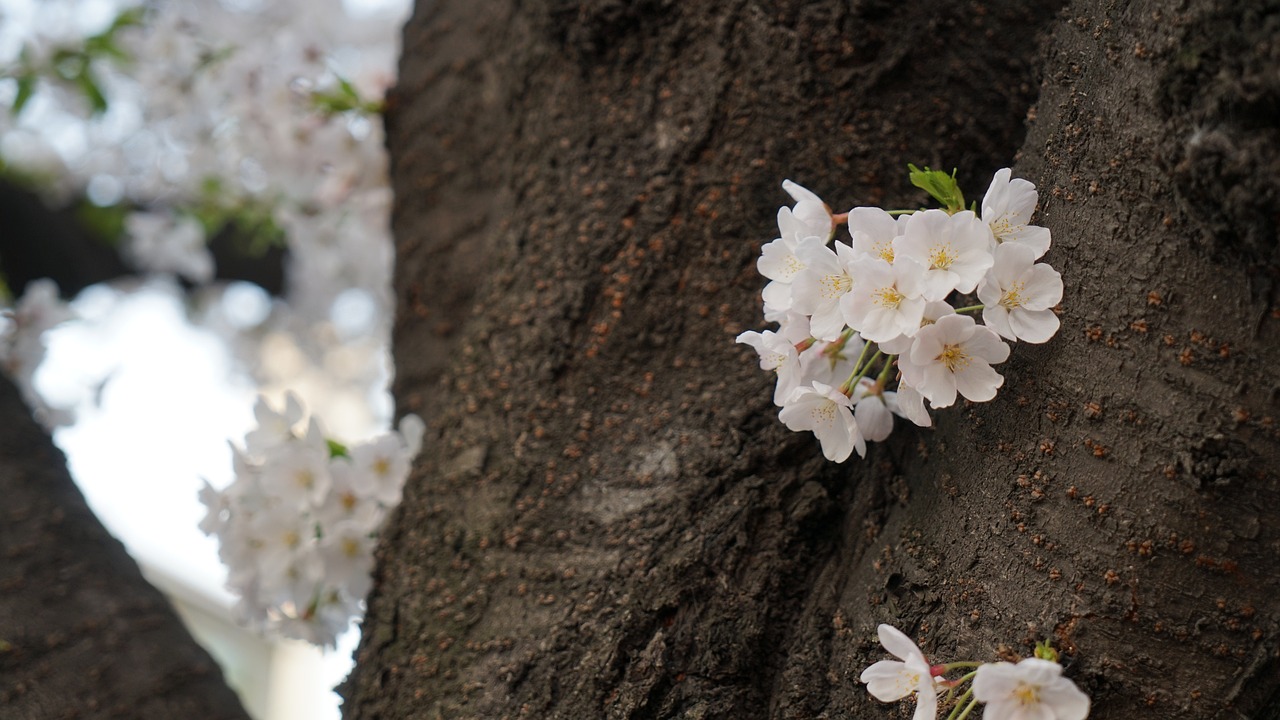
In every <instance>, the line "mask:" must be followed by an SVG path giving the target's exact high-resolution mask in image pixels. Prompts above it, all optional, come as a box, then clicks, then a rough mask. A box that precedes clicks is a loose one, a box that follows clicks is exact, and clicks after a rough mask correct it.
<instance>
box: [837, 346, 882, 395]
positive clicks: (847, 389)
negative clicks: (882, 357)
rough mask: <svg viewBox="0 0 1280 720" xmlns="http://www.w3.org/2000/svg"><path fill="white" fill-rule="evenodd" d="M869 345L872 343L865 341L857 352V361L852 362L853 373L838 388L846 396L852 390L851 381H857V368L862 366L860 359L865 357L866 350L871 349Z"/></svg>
mask: <svg viewBox="0 0 1280 720" xmlns="http://www.w3.org/2000/svg"><path fill="white" fill-rule="evenodd" d="M871 345H872V343H866V344H864V345H863V346H862V352H861V353H859V354H858V361H857V362H855V363H854V364H853V368H854V373H853V375H850V376H849V379H848V380H846V381H845V383H844V384H843V385H841V386H840V387H839V388H838V389H839V390H840V392H842V393H844V394H845V395H846V396H847V395H848V394H849V393H850V392H851V391H852V390H853V383H855V382H857V381H858V380H857V375H858V368H859V367H861V366H862V361H863V359H865V358H866V357H867V351H868V350H870V349H871ZM877 354H878V353H877ZM872 359H873V360H874V359H875V358H872Z"/></svg>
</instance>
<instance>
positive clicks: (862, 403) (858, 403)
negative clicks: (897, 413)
mask: <svg viewBox="0 0 1280 720" xmlns="http://www.w3.org/2000/svg"><path fill="white" fill-rule="evenodd" d="M854 395H855V396H856V397H857V400H855V401H854V405H853V419H854V420H856V421H857V423H858V429H859V430H860V431H862V436H863V437H864V438H866V439H867V440H869V441H871V442H881V441H883V440H884V439H885V438H888V437H889V434H890V433H891V432H893V410H892V408H893V407H894V405H895V404H896V402H897V400H896V398H897V395H898V394H897V393H896V392H894V391H892V390H885V389H884V388H882V387H879V386H878V385H877V384H876V382H875V381H874V380H871V379H869V378H863V379H862V380H861V381H859V382H858V385H857V386H856V387H855V388H854Z"/></svg>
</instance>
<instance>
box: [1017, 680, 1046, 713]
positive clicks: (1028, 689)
mask: <svg viewBox="0 0 1280 720" xmlns="http://www.w3.org/2000/svg"><path fill="white" fill-rule="evenodd" d="M1013 696H1014V697H1016V698H1017V699H1018V703H1019V704H1021V705H1022V706H1023V707H1026V706H1028V705H1039V704H1040V686H1038V685H1026V684H1022V685H1019V686H1018V689H1017V690H1014V691H1013Z"/></svg>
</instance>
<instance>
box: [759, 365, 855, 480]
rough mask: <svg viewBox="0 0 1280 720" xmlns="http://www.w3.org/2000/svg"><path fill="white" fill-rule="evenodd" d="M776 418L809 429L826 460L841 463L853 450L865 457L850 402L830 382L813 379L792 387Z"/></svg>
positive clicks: (800, 428) (799, 429)
mask: <svg viewBox="0 0 1280 720" xmlns="http://www.w3.org/2000/svg"><path fill="white" fill-rule="evenodd" d="M778 417H779V419H781V420H782V422H783V423H785V424H786V426H787V427H789V428H791V429H792V430H796V431H802V430H809V431H812V432H813V434H814V435H815V436H817V438H818V442H819V443H821V444H822V454H823V455H824V456H825V457H826V458H827V459H828V460H831V461H834V462H844V461H845V460H848V459H849V456H850V455H851V454H853V451H854V450H855V449H856V450H857V451H858V456H859V457H866V454H867V443H866V440H864V439H863V437H862V433H861V432H859V430H858V424H857V422H856V421H854V419H853V402H852V401H851V400H850V399H849V398H848V397H847V396H846V395H845V394H844V393H842V392H840V391H839V390H837V389H836V388H833V387H831V386H830V385H826V384H823V383H820V382H815V383H813V385H812V386H801V387H798V388H796V389H795V391H794V392H793V393H792V394H791V397H790V398H788V399H787V402H786V405H785V406H783V408H782V411H781V412H780V413H778Z"/></svg>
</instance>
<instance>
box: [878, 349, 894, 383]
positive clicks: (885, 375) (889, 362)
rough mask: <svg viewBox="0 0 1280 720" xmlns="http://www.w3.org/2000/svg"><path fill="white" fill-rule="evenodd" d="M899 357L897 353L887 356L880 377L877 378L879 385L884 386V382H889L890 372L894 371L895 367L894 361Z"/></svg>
mask: <svg viewBox="0 0 1280 720" xmlns="http://www.w3.org/2000/svg"><path fill="white" fill-rule="evenodd" d="M897 359H898V356H897V355H889V356H888V357H886V358H885V362H884V368H883V369H882V370H881V371H880V375H879V377H877V378H876V384H877V385H879V386H880V387H882V388H883V387H884V384H885V383H887V382H889V372H890V371H892V370H893V368H894V367H895V365H894V364H893V363H894V361H895V360H897Z"/></svg>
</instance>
